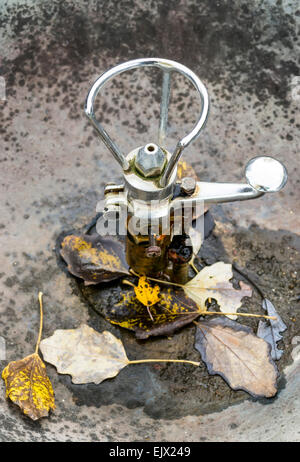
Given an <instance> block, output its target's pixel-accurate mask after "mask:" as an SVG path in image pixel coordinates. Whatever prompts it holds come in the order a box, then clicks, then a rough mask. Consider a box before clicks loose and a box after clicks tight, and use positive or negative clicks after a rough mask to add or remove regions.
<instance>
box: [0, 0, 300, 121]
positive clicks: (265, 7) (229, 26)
mask: <svg viewBox="0 0 300 462" xmlns="http://www.w3.org/2000/svg"><path fill="white" fill-rule="evenodd" d="M133 8H134V16H133V15H132V9H133ZM35 13H36V14H35V15H33V14H32V6H29V5H27V6H26V5H19V6H11V7H7V8H6V11H5V10H4V11H3V12H2V17H1V24H2V27H4V28H7V29H6V30H7V31H8V30H9V28H11V31H12V34H13V37H15V39H16V41H17V43H18V45H19V46H20V47H21V52H20V54H19V55H18V56H17V57H15V58H13V59H9V58H7V59H4V60H3V63H2V68H1V75H6V78H7V82H8V94H9V95H10V94H13V93H14V91H15V90H14V88H13V87H14V86H15V85H19V86H24V85H30V84H31V85H32V88H33V85H34V84H32V83H31V79H30V77H31V76H35V77H36V76H38V77H44V78H46V79H47V80H48V86H49V87H50V88H51V87H53V85H55V84H57V83H58V82H59V73H60V68H61V67H62V66H69V67H70V68H72V72H71V73H70V75H69V78H70V79H71V80H72V85H73V84H76V83H78V82H80V81H83V80H88V79H89V75H88V74H87V73H86V69H85V63H86V62H87V60H88V61H89V62H92V63H93V65H94V67H95V68H96V67H98V66H99V63H100V59H101V56H102V55H103V54H104V55H105V54H106V53H107V51H109V54H110V56H114V55H116V56H118V59H119V60H120V61H124V60H126V59H130V58H136V57H137V56H139V57H140V56H151V55H152V56H165V57H168V58H171V59H175V60H178V61H180V62H183V63H185V64H186V65H188V66H191V67H192V68H193V69H195V70H198V71H201V72H200V75H201V77H202V78H203V79H204V80H207V81H210V82H212V83H220V84H221V85H222V87H223V89H226V90H227V91H229V92H230V91H232V92H234V93H244V92H247V93H249V94H250V95H256V97H257V98H258V101H260V102H264V101H266V100H267V99H268V98H269V97H270V96H273V97H274V98H276V100H277V101H278V103H279V104H283V105H287V104H288V99H287V93H288V91H289V85H290V76H294V75H299V73H300V72H299V65H298V62H297V53H295V52H294V50H295V46H296V45H295V44H296V43H297V31H296V18H295V16H294V15H293V14H289V13H288V12H287V11H286V10H285V9H284V6H283V5H282V4H281V2H277V3H276V4H273V5H270V4H268V3H267V4H261V5H260V6H259V7H258V6H257V5H256V4H254V5H249V2H246V1H243V2H237V3H236V4H235V3H234V2H230V1H225V2H219V3H215V2H211V1H210V0H205V1H202V2H201V3H199V2H197V1H188V2H184V3H181V2H179V1H178V0H175V1H168V2H167V3H165V2H161V1H154V2H153V1H150V0H148V1H146V2H143V6H142V7H140V6H139V5H138V4H136V2H133V1H126V2H124V1H120V2H117V3H116V2H113V1H108V2H106V3H105V6H104V4H102V3H101V2H84V4H82V5H75V4H72V3H65V2H64V3H63V2H61V1H59V0H53V1H52V2H46V3H45V2H37V5H36V10H35ZM45 30H47V35H45ZM186 50H188V53H186ZM67 90H68V92H69V95H70V96H71V94H70V93H72V91H73V90H72V89H71V87H70V82H67V81H62V82H59V84H58V88H57V93H56V94H57V97H59V96H60V93H65V92H66V91H67ZM68 101H69V102H70V103H71V100H69V98H68ZM64 102H66V100H64ZM74 108H75V109H76V107H74ZM182 109H183V108H182ZM70 116H71V111H70ZM73 117H75V118H76V117H78V114H76V111H75V113H73Z"/></svg>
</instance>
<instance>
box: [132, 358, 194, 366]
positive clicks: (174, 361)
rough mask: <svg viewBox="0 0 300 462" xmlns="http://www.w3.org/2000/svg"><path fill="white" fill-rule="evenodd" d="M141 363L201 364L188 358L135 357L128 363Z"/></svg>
mask: <svg viewBox="0 0 300 462" xmlns="http://www.w3.org/2000/svg"><path fill="white" fill-rule="evenodd" d="M141 363H186V364H193V366H200V363H199V362H196V361H188V360H186V359H134V360H133V361H130V360H128V364H141Z"/></svg>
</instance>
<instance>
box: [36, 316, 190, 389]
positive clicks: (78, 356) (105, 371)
mask: <svg viewBox="0 0 300 462" xmlns="http://www.w3.org/2000/svg"><path fill="white" fill-rule="evenodd" d="M41 351H42V353H43V356H44V359H45V361H47V362H49V363H51V364H53V365H54V366H55V367H56V369H57V371H58V372H59V373H60V374H70V375H71V376H72V382H73V383H75V384H83V383H90V382H93V383H95V384H99V383H101V382H103V380H106V379H109V378H112V377H115V376H116V375H117V374H118V373H119V372H120V370H121V369H123V368H124V367H125V366H127V365H128V364H138V363H143V362H182V363H189V364H193V365H195V366H199V363H198V362H195V361H188V360H179V359H139V360H133V361H130V360H129V359H128V358H127V355H126V352H125V349H124V346H123V343H122V342H121V340H119V339H117V338H116V337H115V336H114V335H113V334H111V333H110V332H108V331H104V332H102V333H101V334H100V333H99V332H96V331H95V330H94V329H92V328H91V327H89V326H87V325H86V324H82V325H81V326H80V327H78V328H77V329H69V330H61V329H60V330H56V331H55V332H54V334H53V335H52V337H49V338H47V339H45V340H43V341H42V342H41Z"/></svg>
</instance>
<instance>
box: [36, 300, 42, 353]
mask: <svg viewBox="0 0 300 462" xmlns="http://www.w3.org/2000/svg"><path fill="white" fill-rule="evenodd" d="M42 297H43V292H39V302H40V331H39V336H38V339H37V342H36V347H35V352H34V353H35V354H37V353H38V351H39V346H40V343H41V338H42V330H43V299H42Z"/></svg>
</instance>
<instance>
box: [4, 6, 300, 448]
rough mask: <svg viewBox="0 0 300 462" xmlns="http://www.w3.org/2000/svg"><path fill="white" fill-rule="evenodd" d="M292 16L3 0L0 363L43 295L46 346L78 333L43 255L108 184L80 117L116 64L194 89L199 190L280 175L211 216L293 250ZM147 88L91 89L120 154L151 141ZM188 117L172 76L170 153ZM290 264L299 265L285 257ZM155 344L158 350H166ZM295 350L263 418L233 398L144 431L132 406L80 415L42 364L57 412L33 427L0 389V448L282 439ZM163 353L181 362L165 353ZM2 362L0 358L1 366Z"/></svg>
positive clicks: (153, 126) (77, 313) (293, 418)
mask: <svg viewBox="0 0 300 462" xmlns="http://www.w3.org/2000/svg"><path fill="white" fill-rule="evenodd" d="M297 3H298V2H296V1H294V0H289V1H288V0H278V1H275V0H266V1H258V0H255V1H252V2H248V1H243V0H231V1H212V0H203V1H199V0H198V1H197V0H194V1H192V0H182V1H179V0H168V1H164V0H152V1H150V0H149V1H148V0H147V1H141V0H137V1H133V0H128V1H123V0H120V1H112V0H106V1H104V0H102V1H96V0H87V1H84V0H81V1H79V0H73V1H71V0H66V1H64V2H62V1H59V0H51V1H50V0H36V1H30V0H27V1H21V0H20V1H16V0H10V1H5V0H2V1H1V5H0V25H1V29H0V46H1V53H0V59H1V67H0V75H1V76H3V77H4V78H5V83H6V100H5V101H4V100H2V101H0V110H1V127H0V130H1V135H2V136H1V166H0V167H1V170H0V172H1V184H0V188H1V216H0V229H1V254H0V262H1V268H0V273H1V274H0V277H1V278H0V286H1V288H0V297H1V304H0V313H1V317H0V335H1V336H2V337H4V339H5V340H6V348H7V360H13V359H18V358H21V357H23V356H24V355H26V354H29V353H31V352H32V351H33V346H34V342H35V338H36V334H37V326H38V307H37V292H38V290H43V291H44V292H45V328H44V335H45V336H48V335H51V334H52V333H53V331H54V330H55V328H71V327H76V326H78V325H79V323H80V322H88V321H89V319H90V316H91V313H90V311H89V309H88V308H87V305H86V302H85V301H84V300H83V299H82V297H80V295H79V293H78V290H77V289H76V285H75V284H74V281H73V280H72V279H71V278H68V277H67V275H66V274H65V273H63V272H62V271H61V270H60V269H59V268H58V266H57V262H56V257H55V254H54V252H53V248H54V246H55V241H56V238H57V236H58V234H59V233H60V232H61V231H62V230H66V229H69V228H73V227H74V226H75V227H80V226H82V225H84V224H85V223H87V222H88V221H89V220H90V219H91V218H92V217H93V216H94V214H95V208H96V203H97V201H98V200H99V199H101V198H102V197H103V187H104V184H105V182H106V181H109V180H112V179H117V178H119V177H120V170H119V167H118V165H117V164H116V162H115V161H114V160H113V159H112V157H111V156H110V154H109V153H108V151H107V150H106V149H105V147H104V145H102V144H101V143H100V142H99V140H98V139H97V137H96V136H95V133H94V132H93V130H92V127H91V126H90V125H89V123H88V121H87V120H86V119H85V117H84V114H83V105H84V100H85V97H86V95H87V92H88V90H89V88H90V86H91V84H92V83H93V81H94V80H95V79H96V78H97V77H98V76H99V74H101V73H102V72H103V71H104V70H106V69H108V68H110V67H111V66H113V65H115V64H118V63H120V62H123V61H126V60H128V59H133V58H138V57H152V56H159V57H165V58H169V59H174V60H177V61H179V62H181V63H183V64H185V65H187V66H189V67H190V68H191V69H192V70H193V71H195V72H196V73H197V74H198V75H199V77H200V78H201V79H202V80H203V81H204V83H205V85H206V86H207V88H208V91H209V94H210V98H211V111H210V118H209V121H208V124H207V127H206V129H205V131H204V132H203V134H202V135H201V136H200V138H199V139H198V141H196V142H195V143H193V145H191V146H190V147H189V148H188V149H187V151H186V152H185V153H184V158H185V159H186V160H187V161H189V162H190V163H192V165H193V166H194V168H195V169H196V171H197V173H198V175H199V177H200V178H201V179H202V180H206V181H240V180H243V175H244V166H245V164H246V162H247V161H248V160H249V159H250V158H252V157H254V156H256V155H261V154H262V155H272V156H274V157H276V158H278V159H280V160H281V161H283V162H284V163H285V165H286V167H287V169H288V172H289V182H288V185H287V186H286V188H285V189H284V190H283V191H281V192H280V193H279V194H274V195H269V196H267V197H264V198H262V199H259V200H257V201H253V202H247V203H244V204H243V203H242V204H239V203H236V204H228V205H226V206H224V207H223V212H222V213H224V214H225V216H226V219H227V220H228V222H229V223H231V225H232V226H233V229H234V226H239V227H243V229H246V230H247V228H248V227H249V226H251V225H253V224H256V225H257V226H258V227H259V228H262V229H263V230H264V231H265V232H267V231H268V230H269V231H270V232H273V233H275V234H274V236H275V235H276V233H277V232H279V231H278V230H284V233H290V234H291V235H293V239H297V236H296V234H297V233H299V224H300V218H299V210H300V206H299V126H300V117H299V107H300V101H299V99H297V98H296V99H293V98H292V81H293V78H294V77H297V76H300V69H299V56H300V54H299V51H300V50H299V48H300V47H299V22H300V19H299V16H300V10H299V7H298V5H297ZM159 85H160V79H159V76H158V75H157V74H156V73H155V72H150V71H149V70H148V71H147V72H143V71H137V72H135V73H132V74H128V75H127V76H126V77H125V76H124V78H123V77H121V78H120V79H118V80H116V81H115V82H113V83H112V84H110V85H108V86H107V87H106V89H105V91H104V92H103V96H102V99H101V104H100V105H99V107H98V114H99V120H101V121H102V122H103V123H104V125H105V127H106V128H107V129H108V131H109V133H110V134H111V135H112V137H113V138H114V139H116V140H117V141H118V142H119V144H120V145H121V146H122V148H123V150H124V152H128V151H130V150H131V149H133V148H135V147H136V146H139V145H141V144H144V143H147V142H149V141H152V140H153V141H154V140H155V138H154V137H155V136H156V131H157V126H158V111H159V102H158V101H159V95H160V87H159ZM294 94H295V93H294ZM198 111H199V107H198V100H197V98H196V95H195V94H194V92H193V91H192V90H191V88H190V87H189V86H188V85H187V84H186V83H185V82H183V81H182V79H180V78H177V79H175V81H174V85H173V94H172V99H171V107H170V129H169V138H168V146H169V147H170V149H171V148H172V146H174V144H175V142H176V140H177V138H178V137H179V136H180V135H182V134H184V133H186V132H187V131H188V130H189V129H190V128H191V127H192V126H193V123H194V122H195V120H196V117H197V115H198ZM232 232H233V231H232ZM225 234H226V229H225ZM266 235H268V234H266V233H265V234H264V236H266ZM254 239H255V238H254ZM265 239H267V238H266V237H265ZM262 247H263V246H262ZM238 251H239V249H236V250H235V252H237V253H234V252H233V255H238ZM228 253H229V254H231V252H230V251H229V250H228ZM262 253H263V251H262ZM283 254H284V250H283ZM289 255H291V256H289V258H291V259H292V260H293V256H294V257H295V260H297V261H298V263H299V258H298V257H297V255H296V253H293V252H291V253H290V254H289ZM261 258H262V259H263V255H262V256H261ZM270 258H271V257H270ZM256 260H257V264H259V258H258V259H256ZM290 264H291V265H293V264H294V263H293V262H292V261H291V263H290ZM295 264H296V261H295ZM291 267H293V266H291ZM278 277H279V276H278ZM291 277H293V278H296V277H297V274H296V275H292V276H291ZM275 285H276V284H275ZM272 290H274V289H272ZM283 302H284V300H283ZM295 306H296V305H293V307H294V308H293V309H294V310H296V308H297V306H296V308H295ZM298 309H299V304H298ZM296 311H297V310H296ZM296 311H293V316H294V315H295V313H296ZM286 319H287V318H285V320H286ZM95 323H97V321H95V322H94V325H95ZM165 342H166V341H165ZM161 345H162V348H167V347H166V343H162V344H161ZM296 345H297V338H296V339H295V338H294V343H293V346H294V347H295V349H294V353H293V354H291V350H292V347H291V348H290V350H289V352H288V355H289V356H288V358H287V362H288V363H289V364H290V365H289V366H288V369H286V370H285V380H286V385H285V387H284V389H282V390H281V392H280V394H279V397H278V398H277V399H276V400H274V401H272V403H270V404H269V405H263V404H261V403H258V402H252V401H244V402H242V403H240V404H236V405H234V406H229V407H227V408H224V410H222V411H219V412H214V413H209V414H207V415H199V414H201V413H202V412H200V411H199V412H198V413H196V414H197V415H196V414H195V415H180V416H179V417H178V418H176V416H175V417H174V416H173V417H172V419H169V420H167V419H166V418H159V419H155V418H154V417H153V416H151V412H147V409H146V411H145V409H143V407H142V406H139V405H138V404H134V405H132V406H129V405H128V406H124V405H122V404H120V403H119V402H118V401H117V402H110V403H109V404H106V405H98V406H93V403H91V402H89V403H87V404H82V403H81V405H80V406H78V405H77V402H76V399H77V398H76V397H74V394H73V393H72V391H70V387H68V386H67V385H68V384H66V382H64V380H60V378H59V377H58V376H57V374H56V372H55V369H54V368H52V367H48V370H49V375H50V378H51V380H52V382H53V384H54V388H55V391H56V398H57V410H56V411H55V413H54V414H53V415H52V416H51V417H50V418H49V419H43V420H42V421H41V422H38V423H33V422H30V421H29V420H28V419H27V418H26V417H23V416H21V415H20V413H19V411H18V409H17V408H16V407H15V406H13V405H11V404H9V403H8V402H7V401H6V400H5V397H4V396H5V395H4V384H3V383H2V381H1V384H0V392H1V393H0V440H3V441H14V440H19V441H20V440H22V441H31V440H34V441H40V440H41V441H65V440H72V441H76V440H80V441H91V440H93V441H97V440H100V441H112V440H117V441H118V440H121V441H144V440H165V441H169V440H172V441H199V440H208V441H214V440H217V441H222V440H226V441H235V440H237V439H238V440H244V441H253V440H263V441H265V440H270V441H275V440H280V441H287V440H293V441H296V440H299V362H298V363H297V361H296V360H297V354H298V356H299V351H297V348H296ZM298 350H299V347H298ZM172 351H175V353H176V355H177V356H179V355H180V351H176V349H175V350H174V348H173V347H172ZM169 353H170V351H168V354H169ZM298 359H299V358H298ZM293 360H294V362H293ZM5 364H6V361H1V358H0V365H1V367H4V366H5ZM136 367H137V368H138V367H141V369H140V371H141V372H140V377H141V380H143V377H144V378H146V379H147V380H148V386H149V389H150V390H151V393H154V392H155V383H156V382H155V380H156V376H155V369H154V368H152V369H151V367H150V366H136ZM122 373H123V372H122ZM124 374H125V371H124ZM127 374H129V373H127ZM122 377H123V376H122ZM122 377H121V379H120V381H121V380H122ZM124 377H127V376H126V374H125V375H124ZM128 377H129V376H128ZM212 379H213V380H216V379H215V378H214V377H213V378H212ZM220 380H221V379H220ZM151 381H152V382H153V383H152V382H151ZM146 386H147V384H146ZM144 387H145V384H144ZM153 390H154V391H153ZM135 392H136V393H138V390H136V389H135ZM157 392H158V393H159V392H160V390H157ZM143 393H145V392H144V390H143ZM151 393H150V398H149V400H148V402H147V406H148V408H149V407H151V399H152V395H151ZM176 399H177V398H176V394H174V396H173V400H174V401H175V400H176ZM146 400H147V399H146ZM147 406H146V407H147ZM181 414H182V413H181Z"/></svg>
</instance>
